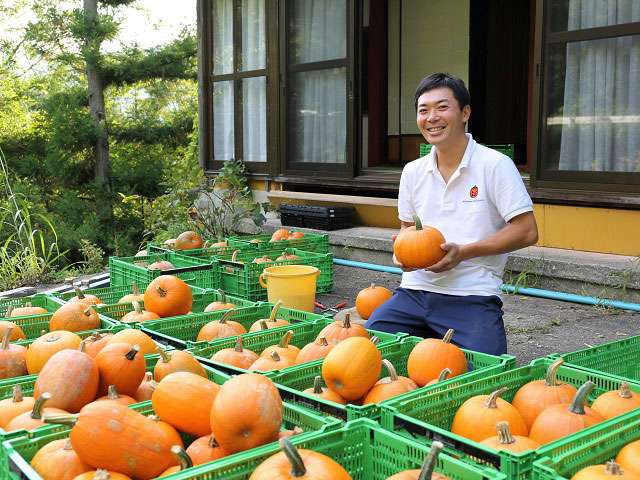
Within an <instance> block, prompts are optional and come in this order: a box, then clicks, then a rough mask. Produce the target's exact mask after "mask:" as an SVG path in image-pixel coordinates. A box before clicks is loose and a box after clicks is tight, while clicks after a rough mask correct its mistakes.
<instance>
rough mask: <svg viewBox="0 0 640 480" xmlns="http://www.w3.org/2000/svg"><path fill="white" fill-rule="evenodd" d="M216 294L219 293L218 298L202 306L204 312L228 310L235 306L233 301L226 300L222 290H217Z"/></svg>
mask: <svg viewBox="0 0 640 480" xmlns="http://www.w3.org/2000/svg"><path fill="white" fill-rule="evenodd" d="M218 295H220V300H216V301H214V302H211V303H210V304H209V305H207V306H206V307H204V311H205V312H215V311H217V310H230V309H232V308H236V306H235V305H234V304H233V303H229V302H227V295H226V294H225V293H224V291H223V290H218Z"/></svg>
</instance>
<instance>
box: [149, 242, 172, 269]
mask: <svg viewBox="0 0 640 480" xmlns="http://www.w3.org/2000/svg"><path fill="white" fill-rule="evenodd" d="M171 248H173V246H172V247H171ZM174 268H176V267H174V265H173V263H171V262H170V261H168V260H156V261H155V262H153V263H152V264H151V265H149V266H148V267H147V269H148V270H162V271H166V270H173V269H174Z"/></svg>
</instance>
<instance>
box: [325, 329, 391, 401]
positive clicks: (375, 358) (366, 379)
mask: <svg viewBox="0 0 640 480" xmlns="http://www.w3.org/2000/svg"><path fill="white" fill-rule="evenodd" d="M381 370H382V356H381V355H380V351H379V350H378V349H377V348H376V346H375V343H374V342H372V341H371V340H369V339H367V338H362V337H351V338H347V339H346V340H343V341H342V342H340V343H339V344H337V345H336V346H335V347H334V348H333V349H332V350H331V351H330V352H329V354H328V355H327V356H326V357H325V358H324V361H323V362H322V378H323V379H324V382H325V384H326V385H327V387H329V388H330V389H331V390H333V391H335V392H336V393H338V394H339V395H340V396H341V397H343V398H344V399H346V400H356V399H358V398H361V397H362V396H364V394H365V393H367V392H368V391H369V389H371V387H373V385H374V384H375V383H376V382H377V381H378V379H379V378H380V371H381Z"/></svg>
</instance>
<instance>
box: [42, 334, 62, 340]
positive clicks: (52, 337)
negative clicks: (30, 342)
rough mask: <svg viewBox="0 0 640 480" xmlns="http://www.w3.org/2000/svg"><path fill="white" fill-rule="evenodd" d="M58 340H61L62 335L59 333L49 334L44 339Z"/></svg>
mask: <svg viewBox="0 0 640 480" xmlns="http://www.w3.org/2000/svg"><path fill="white" fill-rule="evenodd" d="M58 340H60V335H58V334H57V333H52V334H51V335H47V338H45V339H44V341H45V342H57V341H58Z"/></svg>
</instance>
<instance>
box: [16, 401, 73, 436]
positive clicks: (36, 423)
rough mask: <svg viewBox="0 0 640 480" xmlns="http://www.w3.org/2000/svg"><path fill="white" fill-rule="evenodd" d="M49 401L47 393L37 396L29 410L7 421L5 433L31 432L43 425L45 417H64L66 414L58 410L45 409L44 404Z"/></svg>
mask: <svg viewBox="0 0 640 480" xmlns="http://www.w3.org/2000/svg"><path fill="white" fill-rule="evenodd" d="M50 400H51V394H50V393H49V392H44V393H42V394H41V395H38V396H37V398H36V400H35V402H33V407H32V408H31V410H29V411H25V412H22V413H21V414H19V415H16V416H15V417H13V418H12V419H11V420H9V422H7V426H6V428H5V430H6V431H7V432H15V431H16V430H33V429H36V428H38V427H41V426H43V425H44V424H45V423H44V420H43V417H44V416H45V415H64V414H66V413H67V412H66V411H64V410H61V409H59V408H54V407H46V408H45V407H44V405H45V403H47V402H49V401H50Z"/></svg>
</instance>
